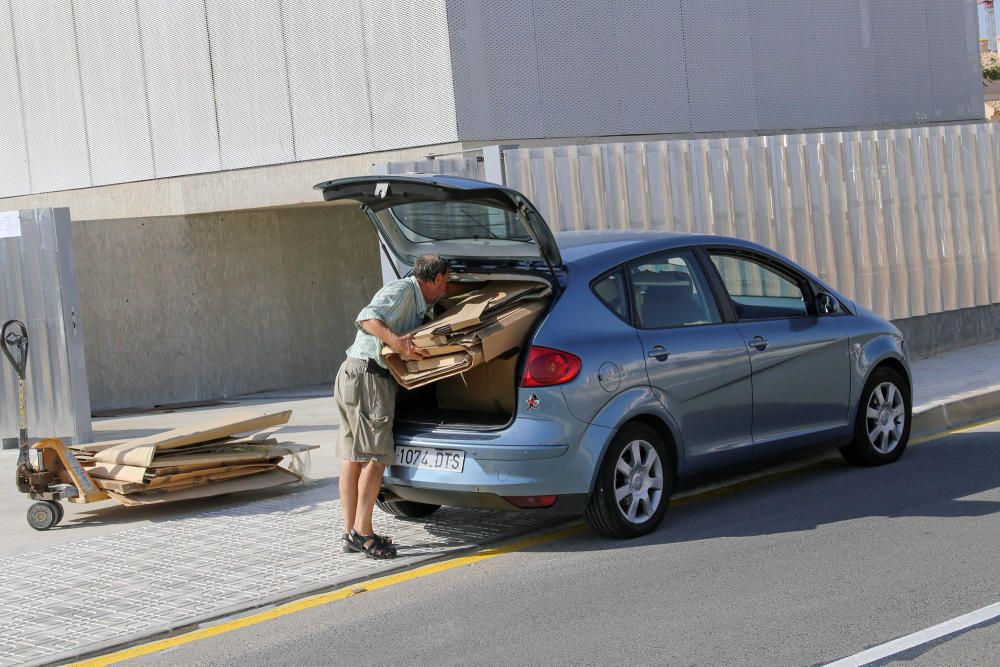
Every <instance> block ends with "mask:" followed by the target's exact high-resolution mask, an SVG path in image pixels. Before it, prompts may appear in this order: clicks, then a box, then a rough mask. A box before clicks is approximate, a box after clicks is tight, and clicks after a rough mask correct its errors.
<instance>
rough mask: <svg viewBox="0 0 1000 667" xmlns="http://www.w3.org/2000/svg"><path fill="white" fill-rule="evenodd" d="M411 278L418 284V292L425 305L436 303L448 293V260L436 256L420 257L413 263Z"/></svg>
mask: <svg viewBox="0 0 1000 667" xmlns="http://www.w3.org/2000/svg"><path fill="white" fill-rule="evenodd" d="M413 276H414V277H415V278H416V279H417V280H418V281H419V282H420V291H422V292H423V293H424V300H425V301H427V303H437V302H438V301H439V300H440V299H441V298H442V297H443V296H444V295H445V293H446V292H447V291H448V278H450V277H451V276H450V272H449V268H448V260H446V259H442V258H441V257H439V256H438V255H421V256H420V257H418V258H417V261H416V262H414V263H413Z"/></svg>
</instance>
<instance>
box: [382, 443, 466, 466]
mask: <svg viewBox="0 0 1000 667" xmlns="http://www.w3.org/2000/svg"><path fill="white" fill-rule="evenodd" d="M396 465H398V466H406V467H407V468H427V469H428V470H447V471H448V472H462V471H463V470H464V469H465V452H463V451H456V450H454V449H436V448H434V447H396Z"/></svg>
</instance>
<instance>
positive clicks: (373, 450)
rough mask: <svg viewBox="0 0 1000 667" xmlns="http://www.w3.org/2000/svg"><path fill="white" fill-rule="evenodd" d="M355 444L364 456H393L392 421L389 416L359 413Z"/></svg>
mask: <svg viewBox="0 0 1000 667" xmlns="http://www.w3.org/2000/svg"><path fill="white" fill-rule="evenodd" d="M354 444H355V449H356V450H357V451H358V452H360V453H362V454H373V455H377V456H390V455H392V453H393V441H392V419H391V418H389V416H388V415H379V414H373V415H366V414H365V413H363V412H359V413H358V432H357V433H356V434H355V435H354Z"/></svg>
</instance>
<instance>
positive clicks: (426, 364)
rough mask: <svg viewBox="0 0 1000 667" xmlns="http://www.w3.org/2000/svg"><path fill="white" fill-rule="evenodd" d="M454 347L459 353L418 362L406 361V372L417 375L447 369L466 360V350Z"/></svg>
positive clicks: (458, 346)
mask: <svg viewBox="0 0 1000 667" xmlns="http://www.w3.org/2000/svg"><path fill="white" fill-rule="evenodd" d="M455 347H457V348H458V350H459V351H457V352H453V353H452V354H445V355H442V356H440V357H428V358H427V359H420V360H418V361H407V362H406V371H407V372H408V373H419V372H420V371H431V370H434V369H435V368H447V367H449V366H454V365H455V364H460V363H462V362H464V361H465V360H466V359H468V357H469V353H468V351H466V348H464V347H462V346H461V345H456V346H455Z"/></svg>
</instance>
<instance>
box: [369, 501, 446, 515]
mask: <svg viewBox="0 0 1000 667" xmlns="http://www.w3.org/2000/svg"><path fill="white" fill-rule="evenodd" d="M375 504H376V505H378V508H379V509H380V510H382V511H383V512H385V513H386V514H391V515H393V516H396V517H400V518H403V519H422V518H424V517H425V516H430V515H431V514H434V512H437V511H438V510H439V509H441V506H440V505H431V504H430V503H416V502H413V501H411V500H382V499H381V498H377V499H376V500H375Z"/></svg>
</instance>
